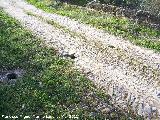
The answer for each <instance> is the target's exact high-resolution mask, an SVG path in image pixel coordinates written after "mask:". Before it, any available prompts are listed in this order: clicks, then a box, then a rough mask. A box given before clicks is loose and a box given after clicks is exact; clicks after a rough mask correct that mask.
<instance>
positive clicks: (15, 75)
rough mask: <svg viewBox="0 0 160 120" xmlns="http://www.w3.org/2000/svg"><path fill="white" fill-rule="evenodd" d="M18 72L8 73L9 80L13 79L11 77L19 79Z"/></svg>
mask: <svg viewBox="0 0 160 120" xmlns="http://www.w3.org/2000/svg"><path fill="white" fill-rule="evenodd" d="M17 77H18V76H17V74H16V73H9V74H7V78H8V80H11V79H17Z"/></svg>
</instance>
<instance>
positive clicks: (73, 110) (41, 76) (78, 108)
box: [0, 10, 140, 120]
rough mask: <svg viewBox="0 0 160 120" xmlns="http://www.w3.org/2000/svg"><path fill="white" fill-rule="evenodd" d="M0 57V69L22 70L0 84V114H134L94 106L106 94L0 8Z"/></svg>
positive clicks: (102, 116)
mask: <svg viewBox="0 0 160 120" xmlns="http://www.w3.org/2000/svg"><path fill="white" fill-rule="evenodd" d="M0 58H1V60H0V68H1V69H0V70H12V69H16V68H19V69H23V70H25V75H24V76H23V77H22V78H18V80H17V82H16V84H15V85H3V84H0V103H1V104H0V115H1V116H2V115H4V116H18V117H19V119H23V118H24V116H30V117H31V119H35V117H37V116H40V117H41V119H42V117H44V116H45V115H48V116H49V115H50V116H52V117H53V118H54V119H69V118H71V117H74V116H75V117H78V119H105V118H108V119H121V120H124V119H127V118H128V117H129V116H133V117H135V116H134V115H133V114H128V116H127V115H125V114H124V113H123V112H122V111H120V110H118V109H115V110H114V111H112V112H111V113H110V114H105V113H103V112H102V111H101V110H97V108H98V102H100V101H101V102H104V101H105V103H108V104H110V101H109V100H110V97H109V96H108V95H105V94H104V93H103V92H102V91H100V90H99V89H97V88H96V87H95V86H94V85H93V83H92V82H91V81H89V80H88V79H87V78H85V77H84V76H83V75H82V74H80V73H79V72H78V71H76V70H74V69H73V68H72V62H71V61H70V60H64V59H62V58H59V57H58V56H57V53H56V50H54V49H52V48H48V47H46V46H45V45H44V44H43V42H42V41H41V40H40V39H38V38H36V37H35V36H33V35H32V34H31V33H30V32H29V31H28V30H26V29H24V28H23V27H22V26H21V25H20V23H19V22H17V21H16V20H14V19H13V18H11V17H9V16H8V15H7V14H6V13H4V12H3V11H2V10H0ZM40 83H41V84H40ZM91 93H92V94H91ZM89 94H90V95H89ZM110 105H111V104H110ZM111 106H112V105H111ZM135 119H136V117H135ZM137 119H140V118H137Z"/></svg>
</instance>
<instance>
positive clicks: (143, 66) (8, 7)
mask: <svg viewBox="0 0 160 120" xmlns="http://www.w3.org/2000/svg"><path fill="white" fill-rule="evenodd" d="M0 7H2V8H3V9H4V11H6V12H7V13H8V14H9V15H11V16H12V17H14V18H16V19H17V20H18V21H20V22H21V24H22V25H23V26H24V27H26V28H27V29H29V30H31V31H32V32H33V34H35V35H37V36H39V37H41V38H42V39H43V40H44V41H45V42H46V43H47V44H48V45H49V46H53V47H54V48H56V49H58V50H59V53H60V54H63V53H67V54H74V53H75V59H74V65H75V68H78V69H80V70H83V71H84V72H85V73H88V74H87V76H88V78H90V79H91V80H93V82H94V83H95V84H96V85H97V86H99V87H103V88H104V90H105V91H106V93H108V94H110V95H111V96H112V98H113V103H114V104H115V105H118V106H121V107H122V108H125V109H128V106H130V107H131V108H132V109H133V110H134V111H135V112H136V113H138V114H139V115H143V116H144V117H146V118H151V117H152V118H160V54H159V53H155V52H154V51H152V50H148V49H145V48H141V47H138V46H135V45H133V44H132V43H130V42H129V41H127V40H123V39H122V38H119V37H115V36H113V35H109V34H108V33H106V32H104V31H102V30H98V29H96V28H93V27H91V26H89V25H86V24H82V23H80V22H78V21H75V20H72V19H70V18H68V17H65V16H60V15H57V14H50V13H46V12H44V11H42V10H40V9H37V8H36V7H34V6H32V5H29V4H28V3H26V2H25V1H24V0H0ZM28 13H32V14H28ZM47 21H53V22H55V23H56V24H58V25H59V26H61V28H60V27H57V25H53V24H52V25H51V24H49V22H47ZM66 29H67V30H68V31H66Z"/></svg>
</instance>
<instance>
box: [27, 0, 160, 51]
mask: <svg viewBox="0 0 160 120" xmlns="http://www.w3.org/2000/svg"><path fill="white" fill-rule="evenodd" d="M27 1H28V2H29V3H31V4H33V5H35V6H36V7H38V8H41V9H43V10H45V11H47V12H51V13H56V14H60V15H63V16H68V17H70V18H72V19H75V20H78V21H80V22H82V23H86V24H90V25H92V26H94V27H97V28H98V29H103V30H105V31H107V32H109V33H111V34H114V35H116V36H121V37H123V38H124V39H127V40H130V41H131V42H132V43H134V44H136V45H139V46H143V47H145V48H149V49H153V50H155V51H160V30H159V29H156V28H152V27H149V26H145V25H143V24H138V23H135V22H133V21H131V20H130V19H128V18H125V17H116V16H114V15H112V14H109V13H104V12H99V11H93V10H88V9H87V8H85V7H80V6H76V5H70V4H65V3H61V2H60V3H59V2H58V3H57V2H55V1H45V0H42V1H36V0H27Z"/></svg>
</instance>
